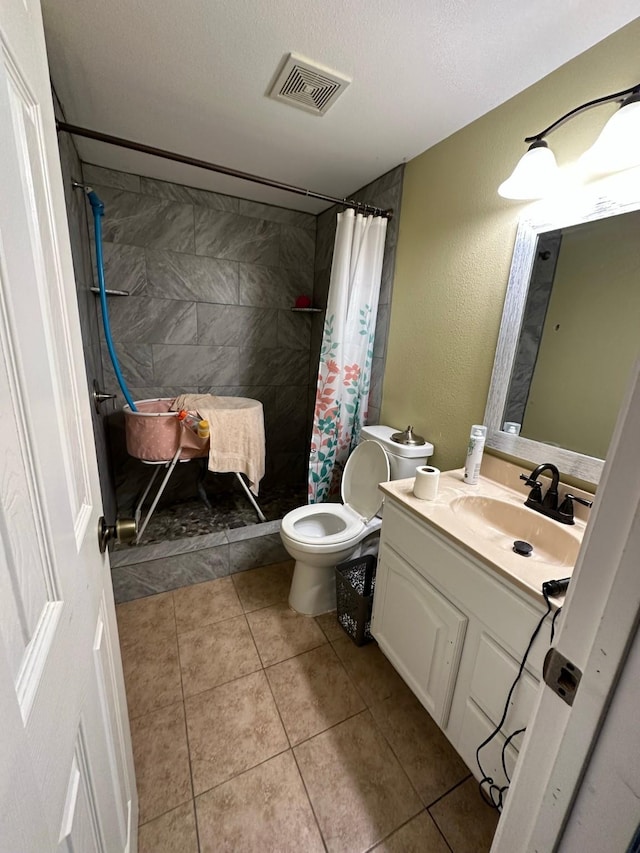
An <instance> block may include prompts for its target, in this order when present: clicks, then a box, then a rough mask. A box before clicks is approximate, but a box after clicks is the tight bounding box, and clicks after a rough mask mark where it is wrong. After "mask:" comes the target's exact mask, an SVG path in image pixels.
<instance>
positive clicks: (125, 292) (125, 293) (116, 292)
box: [89, 287, 129, 296]
mask: <svg viewBox="0 0 640 853" xmlns="http://www.w3.org/2000/svg"><path fill="white" fill-rule="evenodd" d="M89 290H90V291H91V293H97V294H98V295H100V288H99V287H90V288H89ZM105 293H106V295H107V296H129V291H128V290H109V288H106V289H105Z"/></svg>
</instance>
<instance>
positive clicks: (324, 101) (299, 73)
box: [269, 53, 351, 116]
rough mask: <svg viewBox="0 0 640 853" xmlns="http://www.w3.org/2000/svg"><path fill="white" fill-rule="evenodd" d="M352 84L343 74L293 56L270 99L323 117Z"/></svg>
mask: <svg viewBox="0 0 640 853" xmlns="http://www.w3.org/2000/svg"><path fill="white" fill-rule="evenodd" d="M350 82H351V80H349V78H348V77H345V76H344V75H343V74H338V73H337V72H336V71H331V69H329V68H325V67H324V66H323V65H318V63H316V62H312V61H311V60H310V59H306V58H305V57H303V56H298V55H297V54H295V53H290V54H289V56H288V57H287V59H286V61H285V63H284V66H283V68H282V71H281V72H280V74H278V78H277V80H276V82H275V83H274V84H273V86H272V88H271V91H270V92H269V96H270V97H271V98H275V100H276V101H285V103H287V104H290V105H291V106H292V107H298V109H301V110H306V111H307V112H308V113H314V115H317V116H321V115H324V114H325V113H326V111H327V110H328V109H329V107H331V106H333V104H334V103H335V102H336V100H337V99H338V98H339V97H340V95H341V94H342V93H343V92H344V90H345V89H346V88H347V86H348V85H349V83H350Z"/></svg>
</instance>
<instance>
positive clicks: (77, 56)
mask: <svg viewBox="0 0 640 853" xmlns="http://www.w3.org/2000/svg"><path fill="white" fill-rule="evenodd" d="M42 5H43V13H44V20H45V31H46V35H47V44H48V50H49V61H50V65H51V74H52V79H53V82H54V84H55V86H56V89H57V91H58V94H59V96H60V98H61V100H62V103H63V105H64V108H65V111H66V117H67V121H69V122H71V123H73V124H79V125H84V126H87V127H90V128H93V129H96V130H101V131H103V132H105V133H110V134H114V135H116V136H124V137H127V138H130V139H134V140H137V141H139V142H144V143H146V144H148V145H152V146H155V147H158V148H166V149H170V150H174V151H178V152H180V153H183V154H188V155H190V156H192V157H197V158H200V159H204V160H210V161H213V162H216V163H219V164H222V165H225V166H229V167H232V168H235V169H240V170H242V171H245V172H252V173H253V174H258V175H264V176H266V177H269V178H272V179H275V180H278V181H283V182H285V183H289V184H295V185H298V186H302V187H306V188H310V189H313V190H315V191H317V192H322V193H326V194H328V195H335V196H339V197H343V196H345V195H348V194H349V193H351V192H353V191H354V190H356V189H357V188H358V187H360V186H362V185H364V184H366V183H368V182H369V181H371V180H372V179H374V178H376V177H377V176H378V175H380V174H382V173H383V172H385V171H387V170H388V169H391V168H393V167H394V166H396V165H398V163H401V162H403V161H404V160H408V159H411V158H412V157H415V156H416V155H417V154H419V153H421V152H422V151H424V150H425V149H427V148H429V147H430V146H432V145H434V144H435V143H436V142H438V141H440V140H441V139H444V138H445V137H447V136H449V135H450V134H451V133H453V132H454V131H456V130H458V129H459V128H461V127H463V126H464V125H466V124H468V123H469V122H471V121H473V120H474V119H476V118H477V117H478V116H480V115H483V114H484V113H486V112H488V111H489V110H491V109H492V108H493V107H495V106H497V105H498V104H500V103H502V102H503V101H505V100H507V99H508V98H510V97H512V96H513V95H515V94H517V93H518V92H520V91H522V90H523V89H525V88H526V87H527V86H529V85H531V84H532V83H534V82H536V81H537V80H539V79H540V78H541V77H544V76H545V75H546V74H548V73H550V72H551V71H553V70H554V69H555V68H557V67H558V66H559V65H562V64H563V63H564V62H567V61H568V60H569V59H571V58H572V57H574V56H576V55H577V54H578V53H581V52H582V51H584V50H586V49H587V48H589V47H591V46H592V45H593V44H595V43H596V42H598V41H600V40H602V39H603V38H605V37H606V36H607V35H609V34H610V33H612V32H614V31H615V30H616V29H619V28H620V27H622V26H624V24H626V23H628V22H629V21H631V20H633V19H634V18H635V17H636V15H637V11H638V3H637V0H612V2H608V3H606V4H604V3H602V2H601V0H564V2H558V0H535V2H531V0H528V2H524V0H521V2H514V0H395V2H393V0H387V2H382V0H350V2H345V0H269V2H268V3H267V2H264V0H225V1H224V2H223V0H180V2H178V3H176V2H175V0H109V2H105V0H82V2H79V0H43V3H42ZM291 51H294V52H296V53H300V54H302V55H304V56H306V57H309V58H310V59H313V60H315V61H317V62H320V63H322V64H323V65H325V66H328V67H329V68H333V69H335V70H336V71H338V72H341V73H344V74H346V75H347V76H348V77H350V78H351V79H352V80H353V82H352V83H351V85H350V86H349V87H348V88H347V90H346V91H345V93H344V94H343V95H342V96H341V97H340V99H339V100H338V101H337V102H336V104H335V105H334V106H333V107H332V108H331V109H330V110H329V112H328V113H327V114H326V115H325V116H322V117H318V116H314V115H310V114H308V113H305V112H302V111H301V110H298V109H294V108H292V107H290V106H287V105H285V104H283V103H280V102H277V101H274V100H272V99H270V98H268V97H266V92H267V91H268V90H269V88H270V87H271V84H272V82H273V80H274V78H275V76H276V73H277V71H278V70H279V68H280V65H281V63H282V61H283V58H284V57H285V56H286V55H287V54H288V53H289V52H291ZM631 82H634V81H631ZM599 94H604V93H600V92H594V96H597V95H599ZM572 106H574V104H568V105H567V109H569V108H571V107H572ZM554 118H555V116H549V120H550V121H551V120H553V119H554ZM529 130H530V128H523V136H524V135H525V133H526V132H528V131H529ZM76 141H77V145H78V148H79V150H80V153H81V156H82V158H83V159H84V160H86V161H88V162H92V163H97V164H99V165H102V166H107V167H111V168H116V169H123V170H126V171H131V172H135V173H137V174H143V175H147V176H150V177H157V178H162V179H165V180H171V181H177V182H180V183H185V184H188V185H191V186H197V187H202V188H204V189H211V190H217V191H218V192H226V193H231V194H233V195H239V196H243V197H245V198H251V199H255V200H257V201H268V202H271V203H273V204H281V205H284V206H287V207H294V208H298V209H301V210H309V211H312V212H318V211H319V210H322V209H323V208H324V207H326V206H327V205H326V203H322V202H314V201H311V200H309V199H306V198H304V197H300V196H295V195H290V194H285V193H282V192H281V191H276V190H270V189H266V188H264V187H260V186H257V185H255V184H250V183H247V182H245V181H238V180H236V179H232V178H228V177H225V176H218V175H214V174H211V173H208V172H204V171H202V170H198V169H194V168H192V167H188V166H181V165H179V164H175V163H170V162H168V161H161V160H158V159H157V158H151V157H148V156H146V155H142V154H138V153H134V152H129V151H125V150H122V149H117V148H114V147H112V146H107V145H104V144H100V143H96V142H90V141H87V140H82V139H77V140H76Z"/></svg>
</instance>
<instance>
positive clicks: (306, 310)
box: [291, 308, 322, 314]
mask: <svg viewBox="0 0 640 853" xmlns="http://www.w3.org/2000/svg"><path fill="white" fill-rule="evenodd" d="M291 310H292V311H295V312H296V313H297V314H322V308H292V309H291Z"/></svg>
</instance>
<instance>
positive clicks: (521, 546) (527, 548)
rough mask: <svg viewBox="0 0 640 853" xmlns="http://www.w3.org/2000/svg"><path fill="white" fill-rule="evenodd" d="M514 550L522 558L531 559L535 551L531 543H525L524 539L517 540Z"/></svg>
mask: <svg viewBox="0 0 640 853" xmlns="http://www.w3.org/2000/svg"><path fill="white" fill-rule="evenodd" d="M513 550H514V551H515V552H516V554H520V556H521V557H530V556H531V552H532V551H533V545H531V543H530V542H525V541H524V539H516V541H515V542H514V543H513Z"/></svg>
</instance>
